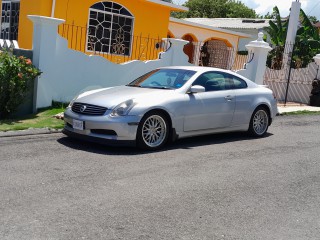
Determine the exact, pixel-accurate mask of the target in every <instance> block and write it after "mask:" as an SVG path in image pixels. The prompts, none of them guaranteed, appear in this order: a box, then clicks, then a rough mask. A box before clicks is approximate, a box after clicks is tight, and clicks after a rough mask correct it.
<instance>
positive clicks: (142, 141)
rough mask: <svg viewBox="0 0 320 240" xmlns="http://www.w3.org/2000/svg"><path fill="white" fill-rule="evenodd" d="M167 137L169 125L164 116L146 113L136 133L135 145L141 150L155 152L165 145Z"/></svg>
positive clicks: (156, 113)
mask: <svg viewBox="0 0 320 240" xmlns="http://www.w3.org/2000/svg"><path fill="white" fill-rule="evenodd" d="M168 137H169V124H168V120H167V118H166V116H164V114H162V113H159V112H150V113H147V114H146V115H145V116H144V117H143V118H142V120H141V122H140V124H139V127H138V131H137V145H138V147H140V148H143V149H149V150H155V149H159V148H161V147H162V146H164V145H165V144H166V142H167V141H168Z"/></svg>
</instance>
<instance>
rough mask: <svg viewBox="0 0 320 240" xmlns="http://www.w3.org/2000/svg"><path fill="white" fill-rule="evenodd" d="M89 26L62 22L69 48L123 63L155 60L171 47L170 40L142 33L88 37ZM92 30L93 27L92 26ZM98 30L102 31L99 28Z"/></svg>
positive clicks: (61, 31) (63, 34)
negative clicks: (98, 37)
mask: <svg viewBox="0 0 320 240" xmlns="http://www.w3.org/2000/svg"><path fill="white" fill-rule="evenodd" d="M88 30H89V29H88V28H87V27H81V26H76V25H70V24H62V25H60V26H59V28H58V33H59V34H60V35H61V36H62V37H63V38H66V39H67V40H68V46H69V48H71V49H73V50H77V51H80V52H83V53H86V54H88V55H99V56H102V57H104V58H106V59H108V60H110V61H112V62H115V63H123V62H127V61H131V60H141V61H145V60H154V59H158V58H159V53H160V52H165V51H167V50H168V49H169V48H170V42H169V41H168V40H166V41H163V40H162V39H161V38H160V37H158V38H151V37H149V36H145V35H143V34H140V35H139V36H135V35H128V34H124V33H119V32H117V31H113V32H110V34H109V36H108V37H106V38H103V37H102V36H103V35H104V33H103V32H101V34H100V33H99V32H98V34H96V35H99V34H100V35H101V38H100V39H97V38H96V37H90V35H89V37H87V36H88ZM90 30H91V31H92V28H90ZM96 31H101V30H99V29H98V28H97V29H96Z"/></svg>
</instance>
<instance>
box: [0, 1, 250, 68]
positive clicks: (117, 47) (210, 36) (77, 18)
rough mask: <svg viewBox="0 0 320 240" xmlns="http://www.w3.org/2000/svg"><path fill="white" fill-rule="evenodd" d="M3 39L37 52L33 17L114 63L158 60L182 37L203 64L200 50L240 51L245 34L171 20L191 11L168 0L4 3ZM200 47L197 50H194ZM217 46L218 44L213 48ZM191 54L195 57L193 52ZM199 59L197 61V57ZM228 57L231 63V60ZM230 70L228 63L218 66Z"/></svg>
mask: <svg viewBox="0 0 320 240" xmlns="http://www.w3.org/2000/svg"><path fill="white" fill-rule="evenodd" d="M0 2H1V3H2V4H1V5H2V18H1V19H2V20H1V38H2V39H10V40H17V41H18V43H19V47H20V48H25V49H31V48H32V34H33V25H32V22H31V21H30V20H29V19H28V17H27V16H28V15H40V16H48V17H54V18H60V19H64V20H65V23H64V24H62V25H60V26H59V30H58V31H59V34H60V35H61V36H62V37H64V38H66V39H67V40H68V45H69V48H72V49H74V50H78V51H81V52H84V53H86V54H99V55H101V56H103V57H105V58H107V59H109V60H111V61H113V62H118V63H120V62H124V61H127V60H132V59H139V60H149V59H156V58H157V57H158V54H159V52H160V51H163V50H165V49H166V46H165V44H163V42H162V39H163V38H166V37H175V38H182V39H185V40H188V41H190V42H192V46H191V45H189V46H186V48H185V52H186V53H187V54H188V55H189V58H190V62H193V63H195V64H198V60H199V57H198V55H200V49H201V47H202V46H203V45H204V43H205V42H207V43H210V44H209V45H208V46H213V45H214V46H216V45H217V46H218V45H219V46H220V47H222V48H224V49H226V48H234V49H236V48H237V46H238V42H239V39H240V38H244V37H248V36H246V35H245V34H242V33H237V32H232V31H227V30H222V29H217V28H210V27H207V26H203V25H201V24H194V23H190V22H187V21H181V20H177V19H173V18H170V13H171V12H172V11H187V10H188V9H187V8H185V7H183V6H178V5H174V4H172V3H170V2H168V1H164V0H114V1H104V0H100V1H99V0H81V1H79V0H0ZM195 44H196V45H195ZM212 44H213V45H212ZM190 51H191V52H190ZM194 56H196V57H194ZM230 56H234V55H232V54H231V55H230V53H228V58H230ZM218 66H220V67H223V66H225V67H227V65H225V64H222V65H221V64H220V65H218Z"/></svg>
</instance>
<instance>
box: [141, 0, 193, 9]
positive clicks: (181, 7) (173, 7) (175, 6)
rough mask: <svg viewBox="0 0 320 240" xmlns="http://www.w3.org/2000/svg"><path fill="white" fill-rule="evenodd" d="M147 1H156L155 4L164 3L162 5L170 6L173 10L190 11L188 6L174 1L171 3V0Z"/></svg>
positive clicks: (151, 0) (152, 1)
mask: <svg viewBox="0 0 320 240" xmlns="http://www.w3.org/2000/svg"><path fill="white" fill-rule="evenodd" d="M146 1H147V2H151V3H155V4H159V5H162V6H165V7H169V8H171V10H172V11H183V12H185V11H188V10H189V8H187V7H184V6H180V5H176V4H172V3H169V2H164V1H161V0H146Z"/></svg>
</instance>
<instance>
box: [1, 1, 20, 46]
mask: <svg viewBox="0 0 320 240" xmlns="http://www.w3.org/2000/svg"><path fill="white" fill-rule="evenodd" d="M1 7H2V11H1V32H0V38H1V39H8V40H18V26H19V14H20V0H10V1H9V0H7V1H2V6H1Z"/></svg>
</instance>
